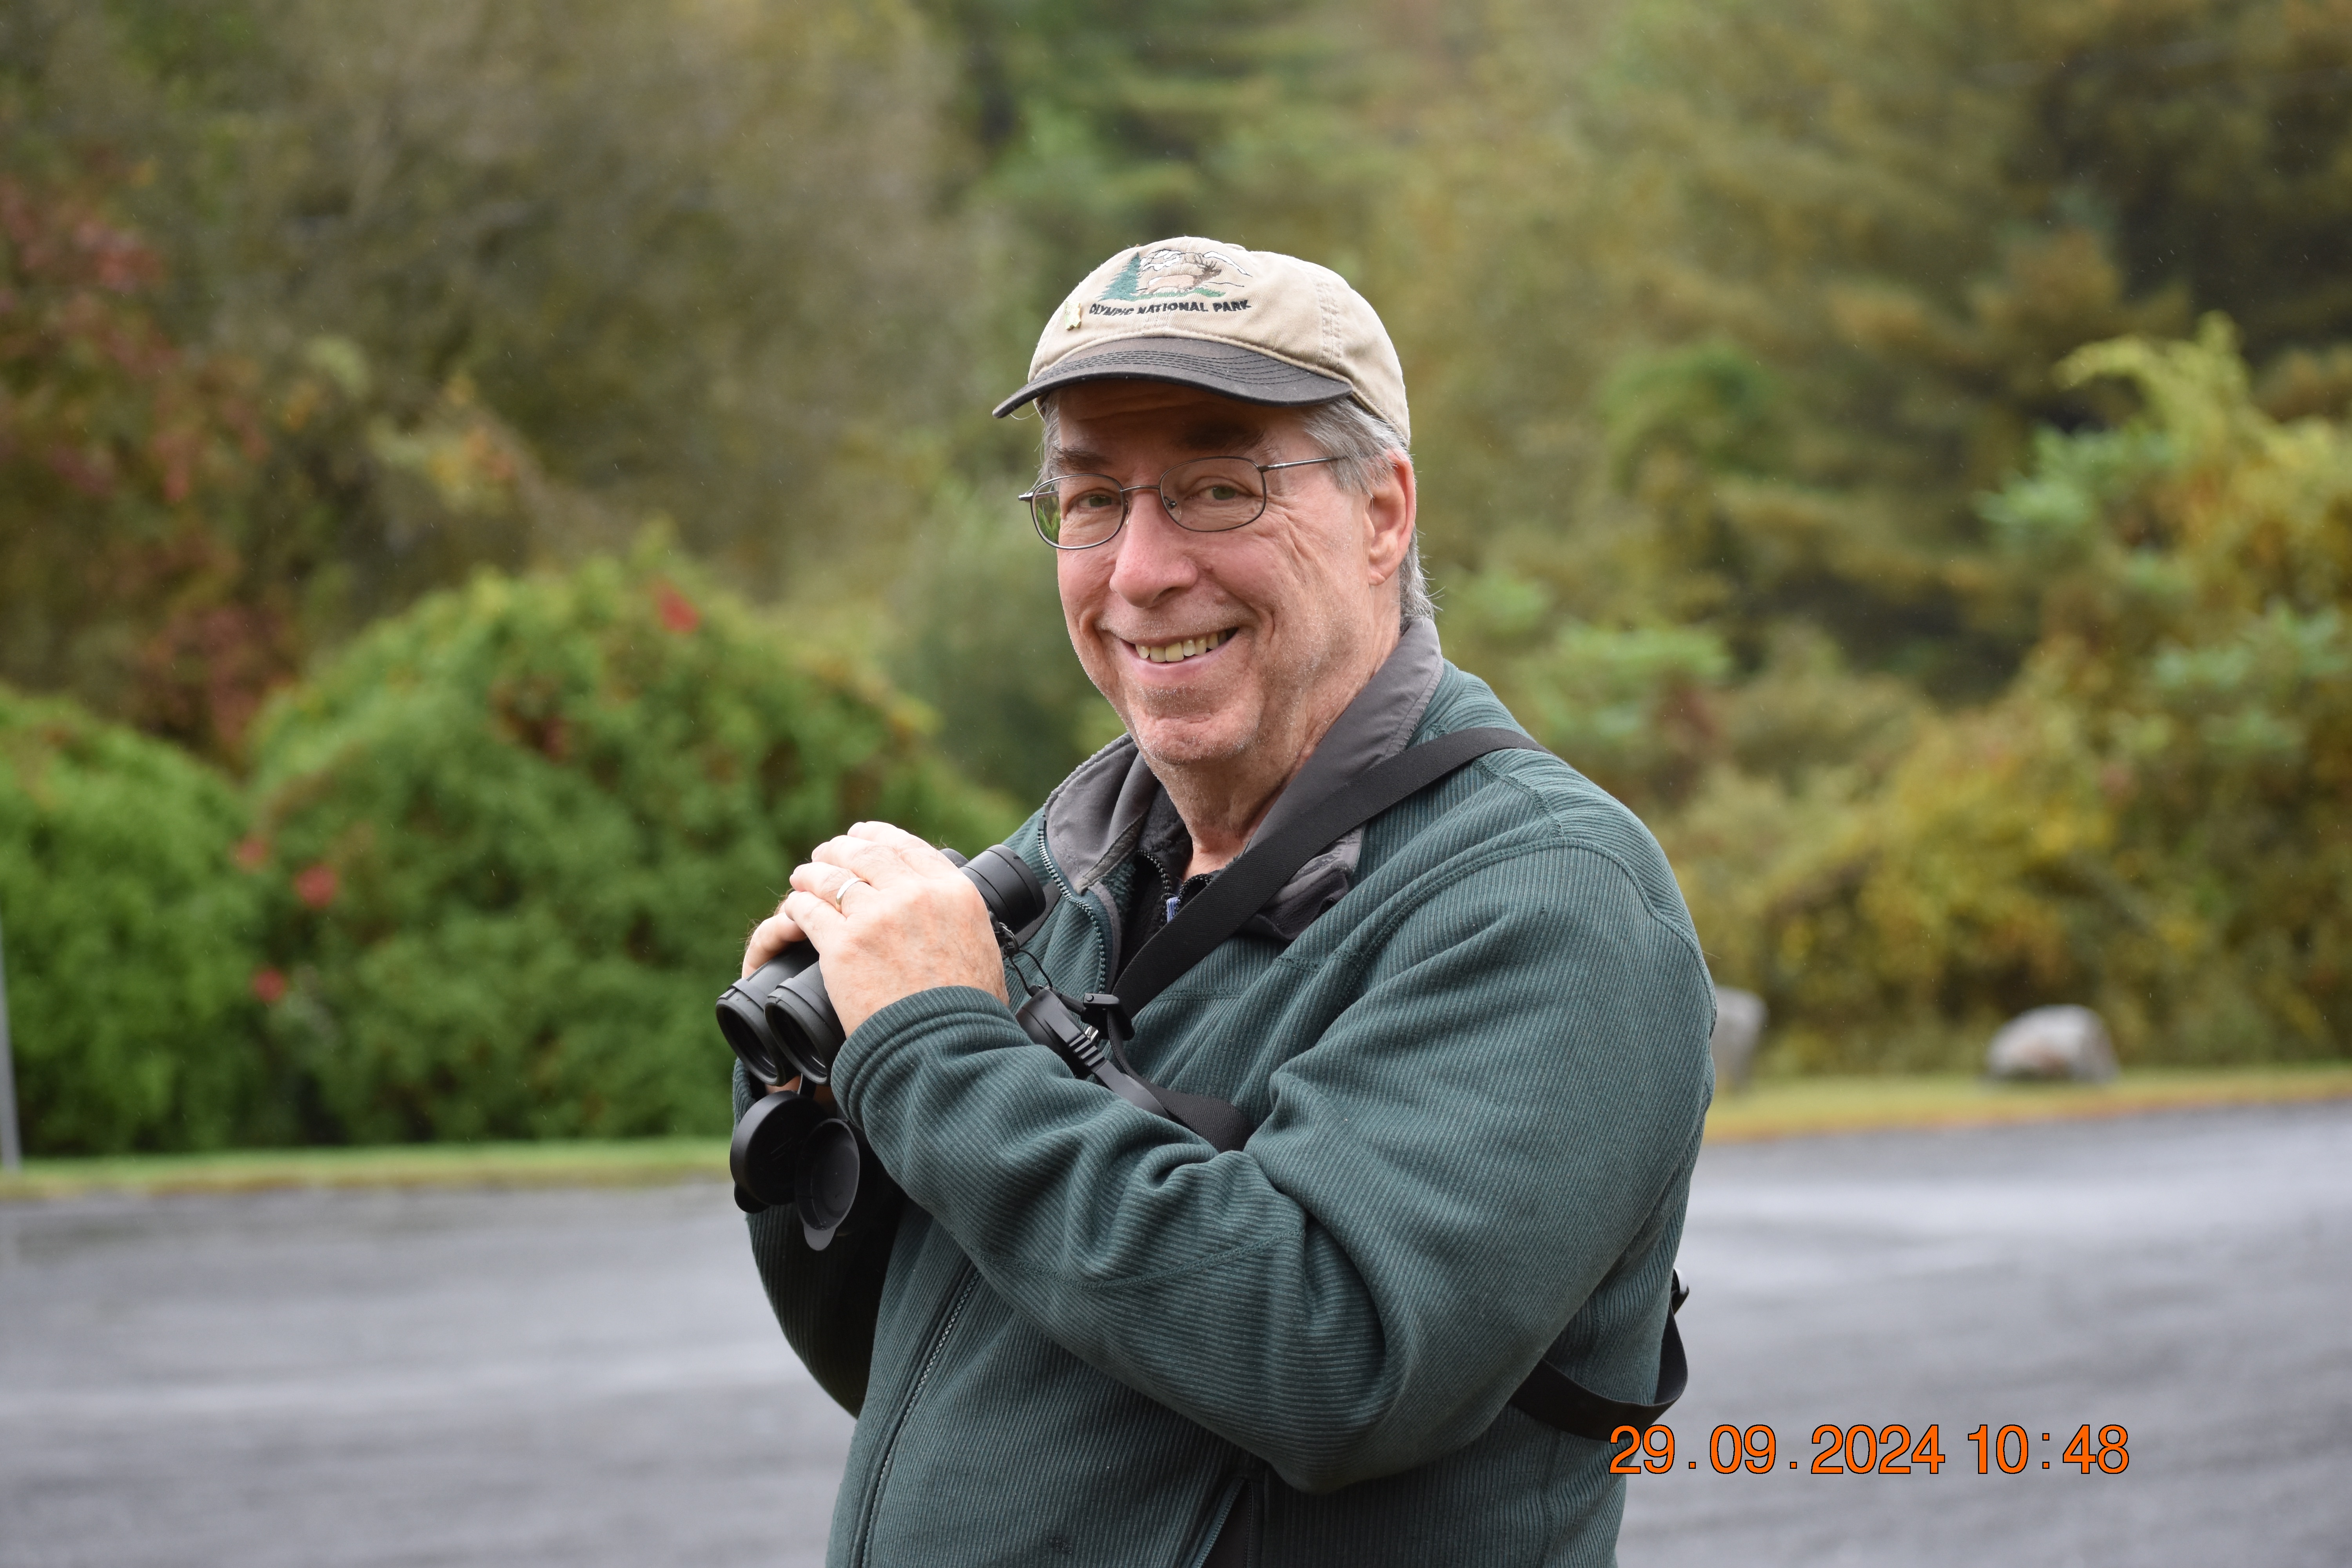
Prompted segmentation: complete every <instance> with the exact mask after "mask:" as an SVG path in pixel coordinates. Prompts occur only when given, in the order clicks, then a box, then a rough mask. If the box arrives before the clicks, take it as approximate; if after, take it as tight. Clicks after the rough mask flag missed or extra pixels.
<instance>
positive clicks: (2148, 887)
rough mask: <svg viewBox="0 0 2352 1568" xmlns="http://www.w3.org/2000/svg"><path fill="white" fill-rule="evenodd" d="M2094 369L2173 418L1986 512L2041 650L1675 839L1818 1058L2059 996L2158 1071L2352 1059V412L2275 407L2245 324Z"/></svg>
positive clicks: (1711, 798) (1981, 1032) (1928, 1042)
mask: <svg viewBox="0 0 2352 1568" xmlns="http://www.w3.org/2000/svg"><path fill="white" fill-rule="evenodd" d="M2060 376H2061V380H2062V383H2063V384H2081V383H2084V382H2087V381H2089V380H2091V379H2093V378H2095V377H2111V378H2117V379H2120V380H2123V381H2125V382H2126V383H2127V384H2130V385H2131V386H2132V387H2133V388H2134V389H2135V390H2136V392H2137V395H2138V397H2139V398H2140V400H2141V402H2142V405H2143V407H2144V412H2143V413H2142V414H2141V415H2140V416H2138V417H2137V418H2136V419H2135V420H2133V421H2131V422H2130V423H2128V424H2126V426H2123V427H2121V428H2118V429H2115V430H2105V431H2101V430H2093V431H2088V432H2084V433H2079V434H2075V435H2071V436H2059V435H2055V434H2049V435H2045V436H2044V437H2042V440H2041V441H2040V443H2039V444H2038V447H2037V455H2036V461H2035V464H2034V468H2033V470H2032V473H2030V474H2028V475H2025V476H2022V477H2021V478H2019V479H2016V480H2015V481H2013V482H2012V483H2011V484H2010V485H2009V486H2008V487H2006V488H2005V489H2003V490H2002V491H2001V492H2000V494H1998V495H1996V496H1994V497H1991V498H1989V499H1988V500H1987V502H1986V503H1985V509H1984V510H1985V512H1986V516H1987V520H1988V521H1990V523H1991V524H1992V525H1993V528H1994V530H1995V532H1996V535H1997V536H1998V537H1999V538H2000V540H2001V542H2002V547H2003V548H2004V549H2006V550H2008V551H2010V552H2012V553H2014V554H2015V555H2017V556H2018V557H2019V558H2021V559H2022V560H2026V561H2030V562H2031V563H2032V565H2033V568H2034V570H2035V571H2036V572H2037V573H2038V574H2041V576H2042V578H2043V580H2044V583H2045V592H2044V596H2043V606H2044V608H2043V616H2044V619H2043V626H2042V636H2041V638H2040V640H2039V642H2038V643H2037V644H2036V646H2035V647H2034V649H2033V651H2032V655H2031V657H2030V658H2029V659H2028V660H2027V663H2026V666H2025V668H2024V670H2023V671H2022V672H2021V675H2020V676H2019V677H2018V679H2016V680H2015V681H2014V682H2013V683H2012V685H2011V688H2010V689H2009V690H2008V691H2007V692H2006V693H2004V694H2003V695H2002V696H2001V697H2000V700H1997V701H1996V702H1993V703H1991V704H1990V705H1988V706H1986V707H1985V708H1983V709H1981V710H1976V711H1972V712H1966V713H1959V714H1955V715H1951V716H1948V717H1946V718H1944V719H1941V720H1938V721H1935V722H1934V723H1932V724H1930V725H1927V726H1926V727H1925V728H1924V729H1923V730H1922V731H1921V732H1920V734H1919V736H1918V739H1917V741H1916V743H1915V744H1914V745H1912V746H1911V747H1910V749H1909V750H1908V751H1907V752H1906V753H1905V754H1904V755H1903V756H1902V757H1901V758H1900V760H1899V761H1898V762H1897V763H1895V765H1894V766H1893V767H1892V768H1891V769H1890V770H1888V771H1887V772H1886V773H1885V775H1884V777H1883V779H1881V780H1877V781H1873V782H1869V783H1867V784H1860V785H1854V786H1850V787H1847V788H1845V789H1844V792H1843V794H1841V793H1839V790H1838V788H1837V787H1836V784H1837V781H1835V780H1833V779H1817V780H1815V781H1812V787H1811V789H1810V792H1809V791H1808V789H1806V788H1804V787H1793V788H1792V787H1787V786H1784V785H1781V784H1770V783H1763V782H1759V781H1755V780H1743V779H1737V778H1716V779H1711V780H1709V781H1708V784H1707V787H1706V790H1705V791H1704V792H1703V793H1702V795H1701V796H1700V797H1699V799H1698V800H1697V801H1696V803H1695V805H1694V806H1693V808H1692V810H1691V811H1690V812H1689V813H1687V814H1686V815H1685V816H1684V817H1682V818H1681V819H1679V820H1677V821H1675V822H1674V823H1672V824H1670V825H1669V826H1668V829H1667V831H1666V834H1665V837H1666V838H1667V841H1668V845H1669V847H1670V849H1673V850H1675V852H1676V854H1677V863H1678V864H1679V865H1681V866H1682V867H1683V868H1684V870H1685V889H1686V890H1687V891H1688V892H1689V894H1690V897H1691V901H1692V905H1693V912H1694V916H1695V918H1696V920H1697V921H1698V924H1699V930H1700V931H1701V934H1702V935H1703V936H1705V937H1706V938H1707V939H1708V941H1709V945H1710V949H1711V951H1713V952H1715V953H1716V955H1717V967H1718V969H1719V970H1720V971H1721V972H1722V973H1723V977H1724V978H1726V979H1727V980H1732V981H1735V982H1738V983H1744V984H1755V985H1758V986H1759V987H1760V988H1761V989H1763V990H1764V991H1765V992H1766V994H1768V996H1769V999H1770V1000H1771V1002H1772V1005H1773V1007H1774V1010H1775V1013H1776V1015H1777V1016H1779V1017H1780V1019H1781V1020H1783V1021H1784V1022H1785V1023H1786V1024H1787V1025H1788V1026H1789V1027H1788V1029H1787V1030H1786V1031H1785V1037H1786V1038H1787V1039H1788V1041H1789V1043H1790V1047H1791V1050H1790V1056H1791V1058H1793V1059H1794V1060H1795V1061H1797V1062H1800V1063H1802V1064H1805V1065H1811V1066H1822V1067H1828V1066H1839V1067H1853V1066H1865V1065H1867V1066H1895V1065H1927V1064H1928V1063H1931V1062H1952V1061H1954V1060H1955V1059H1956V1058H1957V1059H1959V1060H1966V1059H1968V1058H1969V1057H1970V1056H1972V1055H1973V1052H1974V1051H1975V1050H1976V1049H1978V1048H1980V1047H1981V1045H1982V1042H1983V1039H1984V1036H1985V1034H1986V1033H1987V1032H1988V1031H1989V1029H1990V1026H1991V1025H1993V1024H1994V1023H1996V1022H1998V1021H1999V1019H2000V1016H2002V1015H2003V1014H2005V1013H2009V1012H2014V1011H2016V1010H2019V1009H2021V1008H2022V1007H2025V1006H2030V1005H2035V1004H2038V1003H2043V1002H2054V1001H2080V1002H2086V1003H2089V1004H2091V1005H2095V1006H2097V1007H2098V1008H2100V1009H2101V1010H2102V1011H2103V1012H2104V1013H2105V1014H2106V1015H2107V1017H2108V1022H2109V1024H2110V1025H2111V1026H2113V1027H2114V1028H2115V1030H2116V1036H2117V1043H2118V1045H2119V1046H2120V1047H2122V1048H2123V1049H2124V1051H2125V1053H2126V1056H2127V1057H2135V1058H2138V1059H2140V1060H2143V1061H2149V1060H2173V1061H2244V1060H2261V1059H2291V1058H2311V1057H2330V1056H2341V1055H2343V1054H2344V1053H2345V1051H2346V1050H2347V1046H2352V822H2347V818H2346V816H2345V813H2344V801H2345V799H2346V798H2347V789H2352V428H2347V426H2344V425H2341V424H2336V423H2332V422H2329V421H2326V420H2322V419H2305V420H2299V421H2296V422H2294V423H2292V424H2281V423H2279V422H2277V421H2274V420H2273V419H2271V418H2270V417H2269V416H2266V415H2264V414H2263V412H2262V411H2261V410H2260V409H2259V408H2257V407H2256V406H2255V405H2254V404H2253V403H2252V398H2251V396H2250V395H2249V391H2248V386H2247V376H2246V372H2245V367H2244V365H2243V363H2242V362H2241V361H2240V359H2239V358H2238V355H2237V353H2236V349H2235V344H2234V342H2233V341H2232V339H2231V333H2230V331H2229V328H2228V326H2227V323H2225V322H2222V321H2219V320H2218V319H2217V320H2214V321H2208V323H2207V324H2206V327H2205V330H2204V331H2203V334H2202V335H2201V337H2200V339H2199V340H2198V341H2197V342H2173V343H2152V342H2143V341H2140V340H2123V341H2119V342H2113V343H2105V344H2098V345H2095V346H2093V347H2091V348H2088V349H2084V350H2083V351H2081V352H2079V353H2076V354H2075V355H2074V356H2073V357H2072V358H2071V359H2070V360H2068V361H2067V362H2066V363H2065V364H2063V365H2062V366H2061V367H2060ZM1694 873H1696V874H1694Z"/></svg>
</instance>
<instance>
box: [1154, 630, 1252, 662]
mask: <svg viewBox="0 0 2352 1568" xmlns="http://www.w3.org/2000/svg"><path fill="white" fill-rule="evenodd" d="M1236 629H1237V628H1235V627H1233V626H1227V627H1226V628H1225V629H1224V630H1223V631H1221V632H1211V633H1209V634H1208V635H1207V636H1206V637H1186V638H1184V639H1182V640H1181V641H1179V642H1163V643H1139V642H1131V643H1129V644H1128V645H1127V646H1128V647H1131V648H1133V649H1134V650H1135V653H1136V657H1137V658H1141V659H1143V660H1145V661H1146V662H1147V663H1150V664H1181V663H1182V662H1183V661H1184V660H1186V659H1188V658H1199V657H1200V656H1201V655H1202V654H1204V653H1207V652H1209V651H1210V650H1211V649H1213V648H1219V647H1223V646H1224V645H1225V643H1226V641H1227V639H1229V638H1230V637H1232V636H1233V635H1234V631H1235V630H1236Z"/></svg>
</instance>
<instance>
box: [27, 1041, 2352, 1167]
mask: <svg viewBox="0 0 2352 1568" xmlns="http://www.w3.org/2000/svg"><path fill="white" fill-rule="evenodd" d="M2345 1098H2352V1063H2341V1062H2339V1063H2329V1064H2326V1065H2324V1066H2318V1067H2274V1068H2221V1069H2206V1068H2134V1069H2132V1070H2130V1071H2127V1072H2126V1073H2124V1074H2123V1076H2121V1077H2120V1078H2118V1079H2116V1080H2115V1081H2114V1082H2113V1083H2105V1084H1996V1083H1990V1082H1988V1081H1987V1080H1985V1079H1979V1078H1969V1077H1964V1076H1961V1075H1959V1074H1951V1075H1947V1076H1906V1077H1892V1076H1890V1077H1876V1078H1786V1079H1763V1080H1761V1081H1759V1082H1758V1083H1757V1084H1756V1085H1755V1086H1754V1087H1753V1088H1751V1089H1748V1092H1747V1093H1745V1094H1724V1095H1720V1096H1718V1097H1717V1100H1716V1102H1715V1108H1714V1109H1713V1110H1710V1111H1709V1112H1708V1113H1707V1118H1706V1136H1707V1140H1708V1142H1716V1143H1738V1142H1750V1141H1753V1140H1756V1139H1761V1138H1801V1137H1808V1136H1812V1135H1816V1134H1820V1133H1828V1132H1869V1131H1883V1130H1887V1129H1895V1128H1905V1127H1974V1126H1985V1125H1989V1124H1993V1123H2000V1122H2010V1121H2063V1120H2068V1119H2074V1118H2084V1117H2098V1116H2128V1115H2132V1114H2134V1113H2136V1112H2139V1111H2149V1110H2186V1109H2190V1108H2194V1107H2199V1106H2218V1105H2267V1104H2283V1103H2288V1102H2292V1101H2295V1100H2336V1099H2345ZM726 1179H727V1141H726V1140H725V1139H723V1138H637V1139H621V1140H612V1141H597V1140H580V1141H574V1142H566V1141H550V1142H538V1143H407V1144H401V1145H397V1146H395V1147H391V1148H375V1149H247V1150H237V1151H234V1152H224V1153H217V1154H125V1155H118V1156H110V1157H102V1158H98V1159H75V1160H47V1159H36V1160H27V1161H26V1162H25V1169H24V1171H23V1173H21V1174H19V1175H16V1176H5V1175H0V1199H8V1198H61V1197H74V1196H78V1195H80V1194H87V1193H102V1192H121V1193H132V1194H172V1193H250V1192H262V1191H267V1190H268V1189H271V1188H282V1187H596V1186H650V1185H657V1184H663V1183H667V1182H683V1181H709V1182H720V1181H724V1180H726Z"/></svg>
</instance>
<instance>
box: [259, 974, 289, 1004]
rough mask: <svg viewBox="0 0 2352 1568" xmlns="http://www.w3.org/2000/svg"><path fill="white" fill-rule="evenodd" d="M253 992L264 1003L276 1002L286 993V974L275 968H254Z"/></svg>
mask: <svg viewBox="0 0 2352 1568" xmlns="http://www.w3.org/2000/svg"><path fill="white" fill-rule="evenodd" d="M253 994H255V995H256V996H258V997H260V998H261V999H262V1001H264V1002H266V1003H270V1004H273V1005H274V1004H276V1003H277V1002H278V1001H280V1000H282V999H283V998H284V997H285V995H286V976H285V975H283V974H281V973H278V971H277V970H275V969H257V970H255V971H254V972H253Z"/></svg>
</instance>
